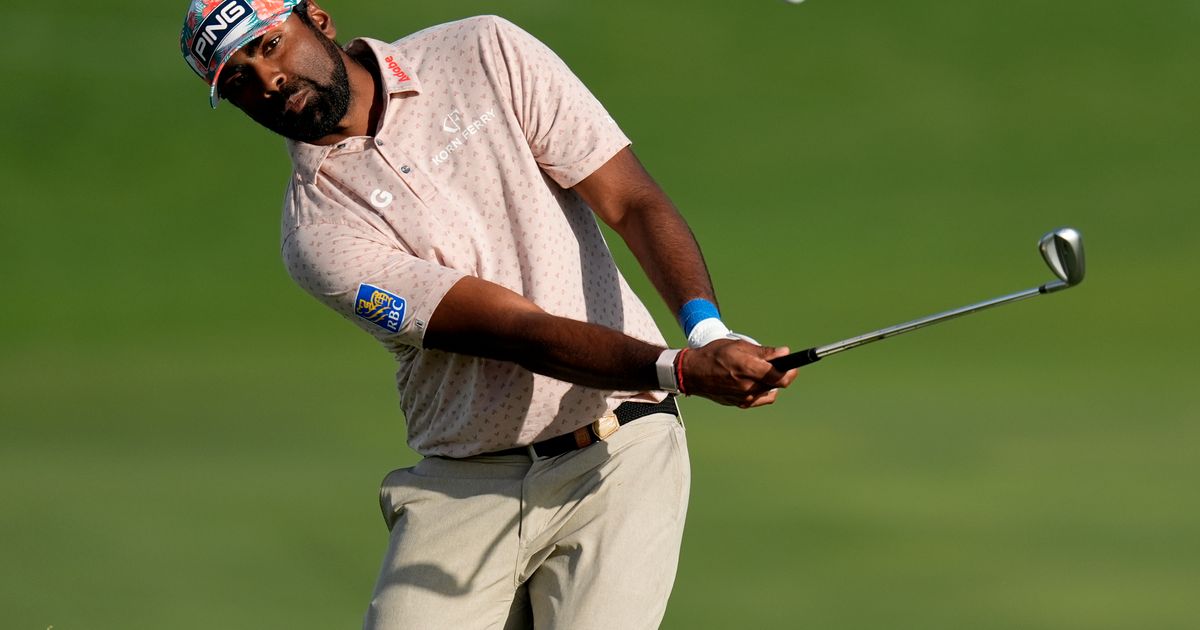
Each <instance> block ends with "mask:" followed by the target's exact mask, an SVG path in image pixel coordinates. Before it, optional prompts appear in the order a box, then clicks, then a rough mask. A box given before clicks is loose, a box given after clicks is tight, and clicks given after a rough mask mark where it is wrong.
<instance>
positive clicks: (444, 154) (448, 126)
mask: <svg viewBox="0 0 1200 630" xmlns="http://www.w3.org/2000/svg"><path fill="white" fill-rule="evenodd" d="M494 120H496V110H495V108H492V109H489V110H487V111H486V112H483V113H482V114H480V115H479V116H478V117H476V118H470V117H468V116H465V115H463V113H462V112H461V111H459V110H458V109H452V110H450V113H449V114H447V115H446V117H445V118H443V119H442V131H445V132H446V133H452V134H454V135H453V136H452V137H451V138H450V141H449V142H447V143H446V146H445V147H443V148H442V150H441V151H438V152H437V153H435V154H434V155H433V157H432V158H430V160H429V161H430V162H432V163H433V165H434V166H441V165H442V164H445V163H446V162H447V161H449V160H450V156H452V155H454V154H455V153H457V152H458V151H459V150H460V149H462V148H463V147H465V146H467V143H468V142H470V141H471V138H473V137H475V134H477V133H479V132H481V131H483V130H484V129H486V128H487V126H488V124H490V123H491V122H492V121H494Z"/></svg>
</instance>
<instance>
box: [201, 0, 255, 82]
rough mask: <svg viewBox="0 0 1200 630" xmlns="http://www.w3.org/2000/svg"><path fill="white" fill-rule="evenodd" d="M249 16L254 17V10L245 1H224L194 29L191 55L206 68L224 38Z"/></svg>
mask: <svg viewBox="0 0 1200 630" xmlns="http://www.w3.org/2000/svg"><path fill="white" fill-rule="evenodd" d="M251 15H254V10H253V9H251V8H250V4H249V3H248V2H246V0H226V2H224V3H223V4H221V6H220V7H218V8H217V10H215V11H213V12H212V13H210V14H209V15H208V17H207V18H205V20H204V22H202V23H201V24H200V28H198V29H196V34H195V37H194V39H192V55H193V56H195V57H196V59H199V60H200V63H202V64H204V66H206V67H207V66H208V65H209V64H210V63H211V62H212V58H213V55H214V54H216V52H217V48H219V47H220V46H221V43H222V42H224V41H225V38H227V37H229V36H230V35H232V34H233V33H235V32H236V31H238V30H239V29H236V28H234V27H235V26H237V25H238V24H240V23H241V22H243V21H245V20H246V18H249V17H250V16H251Z"/></svg>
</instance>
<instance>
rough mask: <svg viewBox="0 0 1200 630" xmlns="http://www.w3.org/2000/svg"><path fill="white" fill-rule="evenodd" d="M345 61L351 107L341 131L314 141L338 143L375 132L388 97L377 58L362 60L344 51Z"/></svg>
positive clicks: (343, 120) (318, 142) (341, 125)
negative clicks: (384, 93)
mask: <svg viewBox="0 0 1200 630" xmlns="http://www.w3.org/2000/svg"><path fill="white" fill-rule="evenodd" d="M342 62H343V63H345V64H346V75H347V77H348V78H349V79H350V108H349V110H347V111H346V116H345V118H342V122H341V124H340V125H338V129H337V131H335V132H333V133H331V134H329V135H328V136H325V137H324V138H321V139H320V140H317V141H316V142H314V143H313V144H317V145H329V144H336V143H338V142H341V141H343V140H345V139H346V138H353V137H356V136H370V135H374V133H375V131H376V128H377V127H378V125H379V118H380V116H382V115H383V108H384V105H385V104H386V101H385V99H384V98H383V88H382V85H381V80H380V78H379V73H378V71H377V69H376V68H375V64H374V60H373V59H365V60H363V62H360V61H359V60H358V59H356V58H354V57H351V56H350V55H348V54H346V53H345V52H344V51H343V52H342ZM364 62H365V63H364Z"/></svg>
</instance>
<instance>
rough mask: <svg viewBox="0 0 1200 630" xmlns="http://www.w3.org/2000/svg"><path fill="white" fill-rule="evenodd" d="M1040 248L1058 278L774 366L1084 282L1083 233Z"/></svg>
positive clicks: (1068, 231) (1051, 239) (1061, 235)
mask: <svg viewBox="0 0 1200 630" xmlns="http://www.w3.org/2000/svg"><path fill="white" fill-rule="evenodd" d="M1038 249H1039V250H1041V252H1042V258H1044V259H1045V260H1046V264H1047V265H1049V266H1050V270H1051V271H1053V272H1054V275H1055V276H1058V279H1057V280H1051V281H1050V282H1047V283H1046V284H1043V285H1041V286H1039V287H1034V288H1032V289H1026V290H1024V291H1020V292H1017V293H1012V294H1010V295H1005V296H1003V297H998V298H995V299H992V300H987V301H984V302H979V303H977V304H971V305H969V306H964V307H962V308H956V309H954V310H950V311H945V312H943V313H938V314H936V315H930V316H929V317H922V318H921V319H915V320H913V321H911V322H907V323H904V324H899V325H897V326H892V327H890V328H883V329H880V330H876V331H874V332H869V333H867V334H865V335H859V336H857V337H851V338H850V339H844V340H842V341H838V342H836V343H831V344H829V345H827V346H817V347H813V348H809V349H807V350H801V351H799V352H793V353H792V354H789V355H787V356H785V357H779V358H778V359H772V360H771V365H774V366H775V368H776V369H779V370H790V369H792V368H798V367H800V366H802V365H808V364H809V363H815V362H817V361H820V360H821V359H823V358H825V357H827V356H829V355H831V354H837V353H839V352H841V351H843V350H849V349H851V348H857V347H859V346H864V345H866V344H868V343H871V342H874V341H879V340H880V339H887V338H888V337H895V336H896V335H899V334H903V333H906V332H910V331H913V330H916V329H918V328H924V327H926V326H928V325H930V324H936V323H938V322H944V321H946V320H948V319H954V318H955V317H961V316H963V315H966V314H968V313H974V312H976V311H982V310H984V309H987V308H991V307H993V306H1000V305H1001V304H1008V303H1010V302H1017V301H1020V300H1024V299H1026V298H1031V297H1034V296H1036V295H1042V294H1045V293H1054V292H1055V291H1061V290H1063V289H1066V288H1069V287H1073V286H1075V285H1077V284H1079V283H1080V282H1083V272H1084V266H1083V236H1082V235H1081V234H1080V233H1079V232H1078V231H1077V230H1075V229H1074V228H1069V227H1064V228H1059V229H1057V230H1053V231H1051V232H1049V233H1047V234H1046V235H1045V236H1043V237H1042V238H1041V239H1040V240H1039V241H1038Z"/></svg>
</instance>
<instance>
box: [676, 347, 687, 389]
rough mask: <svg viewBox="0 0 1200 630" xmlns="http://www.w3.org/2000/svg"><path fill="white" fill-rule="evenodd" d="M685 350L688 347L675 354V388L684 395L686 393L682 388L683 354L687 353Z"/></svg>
mask: <svg viewBox="0 0 1200 630" xmlns="http://www.w3.org/2000/svg"><path fill="white" fill-rule="evenodd" d="M687 351H688V348H684V349H682V350H680V351H679V354H677V355H675V389H678V390H679V393H680V394H683V395H684V396H687V395H688V393H687V392H686V391H684V389H683V355H685V354H687Z"/></svg>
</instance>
